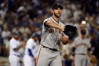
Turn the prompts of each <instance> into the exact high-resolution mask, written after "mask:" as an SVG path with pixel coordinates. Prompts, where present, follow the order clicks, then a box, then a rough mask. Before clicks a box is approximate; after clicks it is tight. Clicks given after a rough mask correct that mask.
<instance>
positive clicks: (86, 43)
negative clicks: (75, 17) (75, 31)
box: [73, 29, 91, 66]
mask: <svg viewBox="0 0 99 66" xmlns="http://www.w3.org/2000/svg"><path fill="white" fill-rule="evenodd" d="M80 33H81V35H80V36H78V37H77V38H76V39H75V40H74V42H73V47H75V60H74V63H75V66H88V63H87V62H88V49H89V48H91V44H90V40H89V39H88V38H86V30H85V29H83V30H81V31H80Z"/></svg>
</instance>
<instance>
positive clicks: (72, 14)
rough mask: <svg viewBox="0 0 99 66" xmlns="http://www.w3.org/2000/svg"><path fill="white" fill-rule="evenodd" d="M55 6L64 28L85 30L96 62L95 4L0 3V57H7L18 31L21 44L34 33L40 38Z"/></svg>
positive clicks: (98, 24) (66, 0)
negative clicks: (61, 8) (14, 32)
mask: <svg viewBox="0 0 99 66" xmlns="http://www.w3.org/2000/svg"><path fill="white" fill-rule="evenodd" d="M55 2H60V3H62V4H63V6H64V9H63V13H62V16H61V20H62V21H63V22H64V24H71V25H75V26H77V28H78V30H79V29H84V28H85V29H86V30H87V34H88V37H89V38H90V43H91V45H92V47H93V49H94V50H93V54H94V55H95V56H96V58H97V59H99V52H98V51H99V1H98V0H79V1H78V0H75V1H74V0H63V1H61V0H0V56H3V57H7V56H8V47H9V40H10V39H11V37H12V32H13V31H20V34H21V41H25V42H26V41H27V39H28V38H29V37H30V36H31V35H32V34H33V33H34V32H37V33H39V34H40V35H41V28H42V22H43V20H44V19H45V18H47V17H49V16H50V15H51V12H50V10H51V8H50V7H51V6H52V5H53V4H54V3H55ZM83 21H84V22H85V23H84V24H82V22H83Z"/></svg>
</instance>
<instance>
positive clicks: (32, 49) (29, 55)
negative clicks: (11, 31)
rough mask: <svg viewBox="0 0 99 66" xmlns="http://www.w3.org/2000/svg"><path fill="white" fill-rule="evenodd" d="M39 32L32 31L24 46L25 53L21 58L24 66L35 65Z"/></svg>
mask: <svg viewBox="0 0 99 66" xmlns="http://www.w3.org/2000/svg"><path fill="white" fill-rule="evenodd" d="M38 39H39V34H37V33H33V35H32V36H31V38H30V39H29V40H28V41H27V43H26V47H25V55H24V58H23V63H24V66H35V64H36V58H37V44H36V41H38Z"/></svg>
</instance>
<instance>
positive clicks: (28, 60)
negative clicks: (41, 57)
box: [23, 55, 35, 66]
mask: <svg viewBox="0 0 99 66" xmlns="http://www.w3.org/2000/svg"><path fill="white" fill-rule="evenodd" d="M23 63H24V66H35V61H34V60H33V58H32V57H30V56H28V55H25V56H24V58H23Z"/></svg>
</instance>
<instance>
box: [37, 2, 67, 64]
mask: <svg viewBox="0 0 99 66" xmlns="http://www.w3.org/2000/svg"><path fill="white" fill-rule="evenodd" d="M62 10H63V6H62V5H61V4H59V3H56V4H55V5H54V6H53V7H52V13H53V14H52V16H51V17H49V18H47V19H45V20H44V22H43V28H42V38H41V49H40V52H39V56H38V63H37V66H62V61H61V57H60V51H59V46H60V42H62V43H64V44H66V43H67V42H68V36H67V35H64V34H63V33H62V31H64V28H63V27H64V24H63V23H62V22H61V21H60V16H61V13H62Z"/></svg>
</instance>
